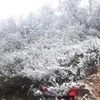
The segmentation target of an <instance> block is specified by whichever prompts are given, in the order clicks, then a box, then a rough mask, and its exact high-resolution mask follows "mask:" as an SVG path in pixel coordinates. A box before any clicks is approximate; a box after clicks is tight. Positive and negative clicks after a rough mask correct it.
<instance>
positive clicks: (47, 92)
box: [39, 84, 56, 98]
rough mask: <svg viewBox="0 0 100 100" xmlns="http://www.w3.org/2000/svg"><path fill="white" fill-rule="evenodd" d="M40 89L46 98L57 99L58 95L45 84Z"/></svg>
mask: <svg viewBox="0 0 100 100" xmlns="http://www.w3.org/2000/svg"><path fill="white" fill-rule="evenodd" d="M39 89H40V91H41V92H42V94H43V96H44V97H45V98H55V97H56V93H55V92H53V91H50V90H48V89H47V88H46V87H45V86H44V85H43V84H42V85H40V87H39Z"/></svg>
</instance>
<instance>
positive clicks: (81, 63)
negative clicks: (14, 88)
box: [0, 0, 100, 85]
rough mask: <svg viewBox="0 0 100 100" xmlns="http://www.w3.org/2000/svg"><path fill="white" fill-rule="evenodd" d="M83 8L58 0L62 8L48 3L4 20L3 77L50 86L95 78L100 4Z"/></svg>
mask: <svg viewBox="0 0 100 100" xmlns="http://www.w3.org/2000/svg"><path fill="white" fill-rule="evenodd" d="M80 4H81V0H59V6H58V8H53V7H52V5H50V4H45V5H43V6H42V7H41V9H39V11H38V12H37V13H34V12H30V13H29V14H28V15H27V17H25V18H24V17H22V16H21V17H19V18H18V19H17V20H16V19H15V18H13V17H10V18H8V19H6V20H1V22H0V42H1V43H0V74H1V75H3V76H4V77H6V78H10V77H14V76H17V75H20V76H22V77H28V78H30V79H32V80H39V81H41V80H43V81H46V80H48V81H50V82H51V83H52V84H56V83H58V84H62V83H63V82H65V81H68V82H69V81H72V80H77V79H80V78H83V77H84V76H86V75H88V74H91V72H92V71H93V70H94V69H93V66H95V67H98V66H99V63H100V62H99V60H100V56H99V55H100V1H99V0H98V1H97V0H89V1H88V7H86V8H85V7H81V6H80ZM91 62H92V65H91ZM72 69H74V71H73V70H72ZM83 69H84V70H83ZM91 69H93V70H91ZM79 70H80V71H79ZM50 75H51V76H52V77H51V76H50ZM60 79H61V80H62V81H59V80H60ZM56 85H57V84H56Z"/></svg>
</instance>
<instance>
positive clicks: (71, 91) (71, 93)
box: [57, 86, 78, 100]
mask: <svg viewBox="0 0 100 100" xmlns="http://www.w3.org/2000/svg"><path fill="white" fill-rule="evenodd" d="M77 90H78V87H75V86H72V88H70V89H69V90H68V91H67V92H66V95H58V96H57V98H58V99H61V98H63V99H65V100H74V97H75V95H76V91H77Z"/></svg>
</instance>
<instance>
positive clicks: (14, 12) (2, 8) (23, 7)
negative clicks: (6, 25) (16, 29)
mask: <svg viewBox="0 0 100 100" xmlns="http://www.w3.org/2000/svg"><path fill="white" fill-rule="evenodd" d="M57 1H58V0H0V19H2V18H8V17H9V16H15V17H17V16H19V15H20V14H23V15H27V14H28V12H31V11H36V10H37V9H39V8H40V7H41V6H42V5H43V4H45V3H47V2H50V3H53V6H54V7H55V6H57V4H58V2H57Z"/></svg>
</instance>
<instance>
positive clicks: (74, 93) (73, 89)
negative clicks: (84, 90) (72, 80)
mask: <svg viewBox="0 0 100 100" xmlns="http://www.w3.org/2000/svg"><path fill="white" fill-rule="evenodd" d="M77 90H78V88H76V87H74V88H70V89H69V90H68V91H67V94H68V95H69V96H75V95H76V91H77ZM70 100H72V97H70Z"/></svg>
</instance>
